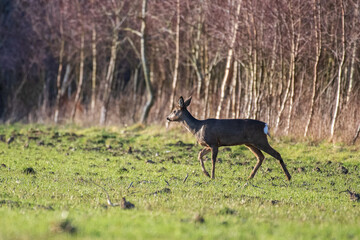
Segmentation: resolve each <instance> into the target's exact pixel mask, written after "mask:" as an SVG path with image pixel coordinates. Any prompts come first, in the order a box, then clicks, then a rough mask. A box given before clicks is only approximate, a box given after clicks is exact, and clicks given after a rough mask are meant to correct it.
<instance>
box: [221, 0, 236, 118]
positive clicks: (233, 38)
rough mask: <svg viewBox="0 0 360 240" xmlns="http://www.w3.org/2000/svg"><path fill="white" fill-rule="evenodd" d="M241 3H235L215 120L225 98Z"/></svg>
mask: <svg viewBox="0 0 360 240" xmlns="http://www.w3.org/2000/svg"><path fill="white" fill-rule="evenodd" d="M241 3H242V0H238V1H237V8H236V14H235V17H234V22H233V24H234V26H233V29H232V38H231V41H230V45H229V50H228V55H227V59H226V66H225V73H224V78H223V81H222V83H221V91H220V101H219V105H218V108H217V112H216V118H220V114H221V110H222V105H223V102H224V98H225V90H226V85H227V82H228V77H229V71H230V66H231V62H232V57H233V52H234V45H235V41H236V35H237V29H238V26H239V20H238V18H239V15H240V8H241Z"/></svg>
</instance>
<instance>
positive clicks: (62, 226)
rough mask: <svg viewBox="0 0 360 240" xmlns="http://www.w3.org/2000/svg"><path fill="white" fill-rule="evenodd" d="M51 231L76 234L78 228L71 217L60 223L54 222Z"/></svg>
mask: <svg viewBox="0 0 360 240" xmlns="http://www.w3.org/2000/svg"><path fill="white" fill-rule="evenodd" d="M51 231H52V232H54V233H63V232H66V233H70V234H75V233H76V232H77V228H76V227H75V226H74V225H73V224H72V223H71V221H70V220H69V219H65V220H63V221H61V222H59V223H54V224H53V225H52V226H51Z"/></svg>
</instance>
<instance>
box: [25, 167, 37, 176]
mask: <svg viewBox="0 0 360 240" xmlns="http://www.w3.org/2000/svg"><path fill="white" fill-rule="evenodd" d="M23 173H25V174H27V175H29V174H36V172H35V170H34V169H33V168H32V167H28V168H25V169H24V171H23Z"/></svg>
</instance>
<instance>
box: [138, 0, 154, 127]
mask: <svg viewBox="0 0 360 240" xmlns="http://www.w3.org/2000/svg"><path fill="white" fill-rule="evenodd" d="M146 8H147V0H143V2H142V9H141V39H140V44H141V64H142V67H143V71H144V79H145V84H146V92H147V101H146V104H145V106H144V109H143V112H142V115H141V119H140V122H141V123H142V124H144V123H146V121H147V119H148V116H149V112H150V109H151V107H152V106H153V104H154V93H153V89H152V85H151V81H150V73H149V70H148V66H147V59H146V48H145V47H146V44H145V30H146Z"/></svg>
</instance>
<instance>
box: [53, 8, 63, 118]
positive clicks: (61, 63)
mask: <svg viewBox="0 0 360 240" xmlns="http://www.w3.org/2000/svg"><path fill="white" fill-rule="evenodd" d="M60 38H61V42H60V53H59V67H58V73H57V77H56V88H57V94H56V103H55V114H54V122H55V123H56V124H57V123H58V122H59V104H60V89H61V72H62V68H63V56H64V45H65V40H64V28H63V22H62V15H61V13H60Z"/></svg>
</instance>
